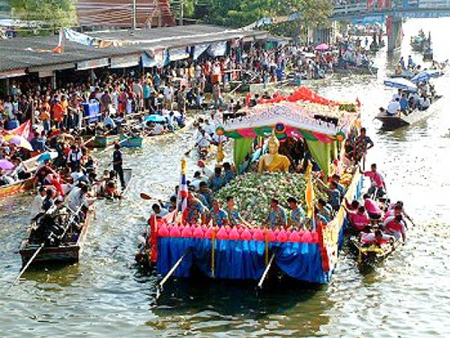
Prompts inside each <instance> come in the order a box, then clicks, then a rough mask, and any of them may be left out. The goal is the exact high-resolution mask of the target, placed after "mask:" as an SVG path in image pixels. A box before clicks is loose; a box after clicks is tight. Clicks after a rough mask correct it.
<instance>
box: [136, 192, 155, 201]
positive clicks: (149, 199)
mask: <svg viewBox="0 0 450 338" xmlns="http://www.w3.org/2000/svg"><path fill="white" fill-rule="evenodd" d="M139 196H140V197H141V198H142V199H143V200H147V201H156V198H153V197H151V196H150V195H147V194H146V193H145V192H141V193H140V195H139Z"/></svg>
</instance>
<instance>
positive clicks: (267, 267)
mask: <svg viewBox="0 0 450 338" xmlns="http://www.w3.org/2000/svg"><path fill="white" fill-rule="evenodd" d="M274 258H275V253H274V254H272V257H270V261H269V264H267V266H266V270H264V273H263V275H262V276H261V279H260V280H259V283H258V287H259V288H260V289H262V285H263V283H264V280H265V279H266V277H267V274H268V273H269V270H270V267H271V266H272V263H273V260H274Z"/></svg>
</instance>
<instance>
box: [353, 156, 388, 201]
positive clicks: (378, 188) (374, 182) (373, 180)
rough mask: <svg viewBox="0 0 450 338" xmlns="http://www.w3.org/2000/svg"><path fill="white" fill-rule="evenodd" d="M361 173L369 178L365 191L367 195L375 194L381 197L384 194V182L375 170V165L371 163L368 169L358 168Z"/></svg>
mask: <svg viewBox="0 0 450 338" xmlns="http://www.w3.org/2000/svg"><path fill="white" fill-rule="evenodd" d="M359 170H360V172H361V174H363V175H364V176H366V177H369V178H370V188H369V190H368V191H367V193H368V194H369V195H373V194H375V197H382V196H384V195H385V194H386V184H385V183H384V178H383V176H382V175H381V174H380V173H379V172H378V171H377V165H376V164H375V163H373V164H372V165H371V166H370V171H362V169H361V167H360V168H359Z"/></svg>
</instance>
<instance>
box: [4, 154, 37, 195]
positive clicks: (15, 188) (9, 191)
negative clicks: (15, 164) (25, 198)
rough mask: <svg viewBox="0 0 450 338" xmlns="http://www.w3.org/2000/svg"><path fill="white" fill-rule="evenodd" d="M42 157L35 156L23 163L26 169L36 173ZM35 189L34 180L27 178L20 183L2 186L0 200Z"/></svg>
mask: <svg viewBox="0 0 450 338" xmlns="http://www.w3.org/2000/svg"><path fill="white" fill-rule="evenodd" d="M39 156H40V155H37V156H34V157H32V158H30V159H28V160H26V161H23V165H24V167H25V168H26V169H27V171H28V172H29V173H34V172H35V171H36V168H37V166H38V163H37V159H38V158H39ZM31 189H33V178H27V179H25V180H21V181H19V182H16V183H13V184H8V185H2V186H0V199H1V198H5V197H8V196H13V195H16V194H19V193H21V192H24V191H27V190H31Z"/></svg>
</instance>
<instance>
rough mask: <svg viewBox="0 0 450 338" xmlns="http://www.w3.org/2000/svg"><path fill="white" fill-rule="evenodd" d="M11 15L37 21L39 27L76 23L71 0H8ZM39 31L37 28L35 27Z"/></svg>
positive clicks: (57, 26)
mask: <svg viewBox="0 0 450 338" xmlns="http://www.w3.org/2000/svg"><path fill="white" fill-rule="evenodd" d="M10 4H11V8H12V13H13V17H14V18H17V19H20V20H25V21H37V22H38V25H39V27H41V28H47V31H48V28H50V29H55V30H57V29H58V28H60V27H70V26H74V25H76V23H77V14H76V8H75V2H74V1H72V0H10ZM37 31H39V29H37Z"/></svg>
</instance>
